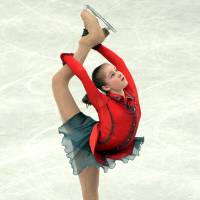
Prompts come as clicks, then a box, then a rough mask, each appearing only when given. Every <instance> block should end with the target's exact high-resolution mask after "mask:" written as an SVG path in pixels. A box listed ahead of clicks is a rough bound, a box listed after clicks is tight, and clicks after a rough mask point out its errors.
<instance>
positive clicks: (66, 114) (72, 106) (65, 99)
mask: <svg viewBox="0 0 200 200" xmlns="http://www.w3.org/2000/svg"><path fill="white" fill-rule="evenodd" d="M89 50H90V48H88V47H87V46H83V45H79V47H78V49H77V51H76V52H75V54H74V57H75V58H76V59H77V60H78V61H79V62H81V63H83V62H84V60H85V58H86V56H87V54H88V53H89ZM73 75H74V74H73V73H72V71H71V69H70V68H69V67H68V65H67V64H65V65H63V67H62V68H61V69H60V70H58V72H56V74H55V75H54V76H53V78H52V90H53V95H54V99H55V101H56V104H57V107H58V110H59V112H60V116H61V119H62V121H63V123H64V122H66V121H67V120H68V119H69V118H71V117H73V116H74V115H75V114H77V113H78V112H80V109H79V107H78V106H77V104H76V102H75V100H74V98H73V96H72V94H71V92H70V90H69V81H70V79H71V78H72V76H73Z"/></svg>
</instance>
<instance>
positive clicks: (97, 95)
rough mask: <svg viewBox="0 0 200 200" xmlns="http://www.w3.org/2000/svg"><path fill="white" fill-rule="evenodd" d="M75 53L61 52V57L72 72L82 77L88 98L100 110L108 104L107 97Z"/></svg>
mask: <svg viewBox="0 0 200 200" xmlns="http://www.w3.org/2000/svg"><path fill="white" fill-rule="evenodd" d="M73 55H74V54H73V53H61V54H60V58H61V60H62V62H63V65H64V64H67V65H68V66H69V67H70V69H71V70H72V72H73V73H74V74H75V75H76V76H77V77H78V78H79V79H80V81H81V82H82V83H83V86H84V88H85V90H86V92H87V95H88V98H89V100H90V102H91V103H92V105H93V106H94V107H95V108H96V109H97V110H98V109H99V108H100V107H101V106H103V105H104V104H106V102H107V97H106V95H104V94H103V93H101V92H100V91H99V90H98V88H97V87H96V85H95V84H94V82H93V81H92V80H91V79H90V77H89V75H88V73H87V71H86V70H85V68H84V67H83V65H82V64H81V63H80V62H79V61H78V60H76V59H75V58H74V57H73Z"/></svg>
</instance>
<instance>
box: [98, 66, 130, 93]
mask: <svg viewBox="0 0 200 200" xmlns="http://www.w3.org/2000/svg"><path fill="white" fill-rule="evenodd" d="M102 70H103V74H104V82H105V83H106V85H104V86H102V88H103V89H104V90H106V91H111V92H113V91H114V92H117V93H122V90H123V89H124V88H125V87H126V86H127V84H128V82H127V80H126V78H125V76H124V75H123V74H122V73H121V72H120V71H118V70H117V68H116V67H115V66H114V65H112V64H109V63H107V64H106V65H104V67H103V69H102Z"/></svg>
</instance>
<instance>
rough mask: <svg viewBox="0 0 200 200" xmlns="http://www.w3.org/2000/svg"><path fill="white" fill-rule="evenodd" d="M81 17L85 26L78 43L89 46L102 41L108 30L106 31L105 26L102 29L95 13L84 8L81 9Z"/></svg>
mask: <svg viewBox="0 0 200 200" xmlns="http://www.w3.org/2000/svg"><path fill="white" fill-rule="evenodd" d="M81 18H82V20H83V22H84V26H85V28H84V30H83V34H82V38H81V40H80V43H82V44H86V45H89V46H90V47H93V46H95V45H97V44H100V43H102V42H103V41H104V40H105V38H106V37H107V35H108V34H109V32H108V31H106V29H105V28H104V29H102V28H101V27H100V25H99V22H98V19H97V18H96V17H95V15H93V14H92V13H90V12H89V11H88V10H86V9H84V10H82V11H81ZM83 36H84V37H83Z"/></svg>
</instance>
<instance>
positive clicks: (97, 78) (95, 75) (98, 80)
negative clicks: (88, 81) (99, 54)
mask: <svg viewBox="0 0 200 200" xmlns="http://www.w3.org/2000/svg"><path fill="white" fill-rule="evenodd" d="M106 64H107V63H103V64H101V65H99V66H98V67H96V68H95V69H94V71H93V72H92V81H93V82H94V84H95V85H96V87H97V88H98V89H100V90H101V91H102V92H104V93H107V91H105V90H103V89H102V87H101V86H103V85H106V83H105V81H104V77H103V75H100V73H99V72H100V71H101V70H102V68H103V66H105V65H106ZM82 102H83V103H85V104H86V106H87V108H88V106H89V105H92V104H91V102H90V100H89V98H88V95H87V94H85V95H84V97H83V98H82Z"/></svg>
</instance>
